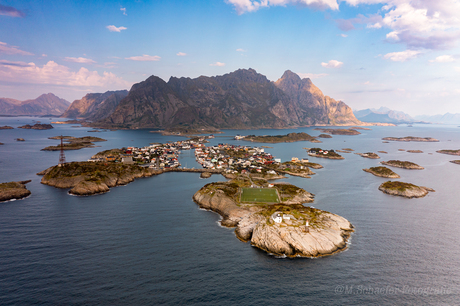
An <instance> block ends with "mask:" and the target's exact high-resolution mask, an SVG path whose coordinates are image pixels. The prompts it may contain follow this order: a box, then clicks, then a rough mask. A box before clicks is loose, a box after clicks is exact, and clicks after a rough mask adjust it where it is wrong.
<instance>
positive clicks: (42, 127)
mask: <svg viewBox="0 0 460 306" xmlns="http://www.w3.org/2000/svg"><path fill="white" fill-rule="evenodd" d="M53 128H54V127H53V126H52V125H51V124H46V123H35V124H34V125H30V124H26V125H23V126H18V129H27V130H30V129H32V130H49V129H53Z"/></svg>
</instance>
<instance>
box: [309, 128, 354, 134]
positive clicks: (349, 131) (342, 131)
mask: <svg viewBox="0 0 460 306" xmlns="http://www.w3.org/2000/svg"><path fill="white" fill-rule="evenodd" d="M315 130H318V131H321V132H323V133H328V134H332V135H359V134H361V133H360V132H358V131H357V130H355V129H326V128H316V129H315Z"/></svg>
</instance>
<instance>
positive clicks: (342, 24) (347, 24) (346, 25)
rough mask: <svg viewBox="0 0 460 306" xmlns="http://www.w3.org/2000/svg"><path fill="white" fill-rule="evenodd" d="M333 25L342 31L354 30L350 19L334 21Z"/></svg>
mask: <svg viewBox="0 0 460 306" xmlns="http://www.w3.org/2000/svg"><path fill="white" fill-rule="evenodd" d="M335 24H336V25H337V27H338V28H339V29H340V30H342V31H345V32H347V31H351V30H354V29H355V26H354V25H353V21H352V20H351V19H336V20H335Z"/></svg>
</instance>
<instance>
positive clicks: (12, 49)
mask: <svg viewBox="0 0 460 306" xmlns="http://www.w3.org/2000/svg"><path fill="white" fill-rule="evenodd" d="M0 53H4V54H18V55H34V54H33V53H30V52H27V51H22V50H20V49H19V48H18V47H16V46H10V45H8V44H7V43H4V42H1V41H0Z"/></svg>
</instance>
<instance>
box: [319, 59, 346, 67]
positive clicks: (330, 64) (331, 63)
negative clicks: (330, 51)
mask: <svg viewBox="0 0 460 306" xmlns="http://www.w3.org/2000/svg"><path fill="white" fill-rule="evenodd" d="M342 65H343V63H342V62H339V61H336V60H330V61H329V62H327V63H324V62H323V63H321V66H323V67H325V68H340V67H342Z"/></svg>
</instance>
